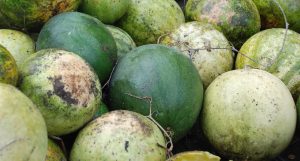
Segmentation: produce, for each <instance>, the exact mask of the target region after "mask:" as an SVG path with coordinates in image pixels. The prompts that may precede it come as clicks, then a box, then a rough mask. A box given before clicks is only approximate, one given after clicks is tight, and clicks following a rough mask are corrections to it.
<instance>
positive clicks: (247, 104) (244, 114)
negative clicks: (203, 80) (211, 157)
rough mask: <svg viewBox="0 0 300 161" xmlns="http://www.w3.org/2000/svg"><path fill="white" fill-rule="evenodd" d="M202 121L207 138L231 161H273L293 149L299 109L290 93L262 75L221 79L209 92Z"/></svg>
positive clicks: (244, 72) (252, 72) (248, 73)
mask: <svg viewBox="0 0 300 161" xmlns="http://www.w3.org/2000/svg"><path fill="white" fill-rule="evenodd" d="M204 98H205V99H204V107H203V110H202V112H201V115H200V118H201V123H202V128H203V132H204V134H205V136H206V137H207V138H208V140H209V142H210V143H211V144H212V145H213V146H214V147H215V148H216V149H217V150H218V152H219V153H220V154H222V155H224V156H226V157H228V159H233V160H270V159H272V158H275V157H276V156H277V155H279V154H280V153H281V152H282V151H283V150H284V149H285V148H286V147H287V146H288V145H289V143H290V141H291V140H292V138H293V135H294V132H295V127H296V119H297V118H296V109H295V103H294V100H293V97H292V95H291V94H290V92H289V90H288V88H287V87H286V86H285V85H284V83H283V82H281V81H280V79H278V78H277V77H275V76H273V75H272V74H270V73H268V72H265V71H263V70H258V69H245V70H235V71H230V72H227V73H224V74H222V75H221V76H219V77H218V78H217V79H215V81H213V82H212V83H211V85H210V86H209V87H208V88H207V90H206V93H205V97H204Z"/></svg>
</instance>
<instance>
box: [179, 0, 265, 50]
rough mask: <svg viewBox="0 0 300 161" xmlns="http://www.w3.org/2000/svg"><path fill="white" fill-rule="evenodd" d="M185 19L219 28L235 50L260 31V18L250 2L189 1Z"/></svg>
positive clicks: (246, 0) (240, 0) (235, 0)
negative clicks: (207, 23)
mask: <svg viewBox="0 0 300 161" xmlns="http://www.w3.org/2000/svg"><path fill="white" fill-rule="evenodd" d="M185 12H186V18H187V19H188V20H196V21H203V22H209V23H212V24H215V25H217V26H219V27H220V28H221V30H222V32H223V33H224V34H225V36H226V37H227V39H228V40H229V41H230V42H232V43H233V45H234V46H236V47H237V48H239V47H241V46H242V44H243V43H244V42H245V41H246V40H247V39H248V38H249V37H250V36H252V35H254V34H255V33H257V32H259V30H260V17H259V13H258V10H257V8H256V6H255V4H254V3H253V2H252V0H230V1H228V0H189V1H188V2H187V4H186V7H185Z"/></svg>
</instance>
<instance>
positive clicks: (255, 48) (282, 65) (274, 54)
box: [235, 28, 300, 98]
mask: <svg viewBox="0 0 300 161" xmlns="http://www.w3.org/2000/svg"><path fill="white" fill-rule="evenodd" d="M285 32H286V30H285V29H280V28H278V29H268V30H264V31H261V32H259V33H257V34H255V35H254V36H252V37H251V38H250V39H249V40H247V42H245V44H244V45H243V46H242V48H241V50H240V53H239V54H238V55H237V59H236V62H235V66H236V68H237V69H241V68H245V67H246V66H248V67H251V68H258V69H262V70H266V71H268V72H270V73H272V74H274V75H275V76H277V77H278V78H280V79H281V80H282V81H283V82H284V83H285V84H286V85H287V87H288V88H289V89H290V91H291V93H292V94H293V95H294V97H295V98H297V97H298V95H299V94H300V69H298V66H299V64H300V34H298V33H296V32H294V31H291V30H289V31H288V32H287V36H286V40H285V44H284V47H283V50H282V51H281V49H282V45H283V41H284V38H285Z"/></svg>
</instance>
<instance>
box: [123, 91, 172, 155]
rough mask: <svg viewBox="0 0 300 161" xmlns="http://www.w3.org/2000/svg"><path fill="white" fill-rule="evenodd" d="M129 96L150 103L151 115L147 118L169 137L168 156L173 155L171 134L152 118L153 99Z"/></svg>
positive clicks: (167, 144)
mask: <svg viewBox="0 0 300 161" xmlns="http://www.w3.org/2000/svg"><path fill="white" fill-rule="evenodd" d="M125 94H126V95H128V96H131V97H134V98H136V99H140V100H146V101H147V102H149V115H148V116H146V117H147V118H148V119H150V120H151V121H152V122H153V123H154V124H156V125H157V126H158V128H159V129H160V130H161V131H162V132H163V133H164V135H165V136H166V137H167V140H168V142H167V143H166V147H165V149H167V154H168V156H171V155H172V150H173V147H174V146H173V141H172V138H171V136H170V135H169V133H168V132H167V131H166V130H165V129H164V128H163V127H162V126H161V125H160V124H159V123H158V122H157V121H156V120H155V119H154V118H153V117H152V114H153V113H152V97H149V96H144V97H139V96H135V95H132V94H130V93H125Z"/></svg>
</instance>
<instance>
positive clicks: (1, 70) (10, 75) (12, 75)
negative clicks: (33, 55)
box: [0, 44, 18, 86]
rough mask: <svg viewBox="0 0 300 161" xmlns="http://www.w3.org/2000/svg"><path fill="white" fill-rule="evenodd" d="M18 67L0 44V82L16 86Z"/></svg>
mask: <svg viewBox="0 0 300 161" xmlns="http://www.w3.org/2000/svg"><path fill="white" fill-rule="evenodd" d="M17 81H18V67H17V64H16V61H15V59H14V58H13V56H12V55H11V54H10V52H9V51H8V50H6V48H4V47H3V46H2V45H1V44H0V82H1V83H7V84H11V85H14V86H15V85H16V84H17Z"/></svg>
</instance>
